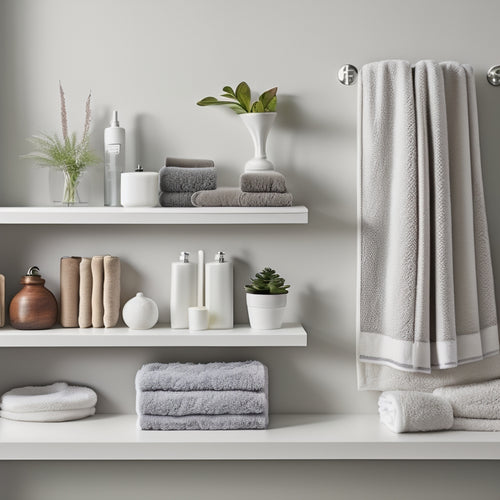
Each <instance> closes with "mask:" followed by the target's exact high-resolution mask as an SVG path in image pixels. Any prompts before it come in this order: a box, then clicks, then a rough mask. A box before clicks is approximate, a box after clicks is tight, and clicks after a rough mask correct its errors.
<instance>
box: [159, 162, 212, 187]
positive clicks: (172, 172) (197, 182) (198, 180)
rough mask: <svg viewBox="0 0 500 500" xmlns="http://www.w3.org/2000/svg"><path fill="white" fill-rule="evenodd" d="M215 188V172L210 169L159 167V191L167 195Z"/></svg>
mask: <svg viewBox="0 0 500 500" xmlns="http://www.w3.org/2000/svg"><path fill="white" fill-rule="evenodd" d="M216 187H217V172H216V170H215V167H211V168H184V167H161V169H160V191H163V192H169V193H180V192H191V193H194V192H195V191H202V190H209V189H210V190H211V189H215V188H216Z"/></svg>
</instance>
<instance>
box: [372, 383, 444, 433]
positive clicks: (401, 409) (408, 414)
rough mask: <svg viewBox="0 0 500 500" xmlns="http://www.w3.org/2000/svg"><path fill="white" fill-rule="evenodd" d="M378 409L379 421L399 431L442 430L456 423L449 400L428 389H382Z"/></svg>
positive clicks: (392, 429)
mask: <svg viewBox="0 0 500 500" xmlns="http://www.w3.org/2000/svg"><path fill="white" fill-rule="evenodd" d="M378 411H379V414H380V421H381V422H382V423H383V424H385V425H386V426H387V427H388V428H389V429H390V430H391V431H392V432H396V433H400V432H426V431H439V430H444V429H450V428H451V426H452V425H453V409H452V407H451V405H450V403H448V401H446V400H445V399H443V398H440V397H438V396H434V395H433V394H429V393H427V392H417V391H386V392H383V393H382V394H381V395H380V397H379V399H378Z"/></svg>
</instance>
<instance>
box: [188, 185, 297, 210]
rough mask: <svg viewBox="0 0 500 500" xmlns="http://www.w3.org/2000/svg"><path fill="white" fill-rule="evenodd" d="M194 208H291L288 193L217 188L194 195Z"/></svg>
mask: <svg viewBox="0 0 500 500" xmlns="http://www.w3.org/2000/svg"><path fill="white" fill-rule="evenodd" d="M191 202H192V203H193V205H194V206H195V207H291V206H292V204H293V196H292V195H291V194H290V193H244V192H243V191H241V190H240V189H239V188H218V189H214V190H212V191H198V192H197V193H194V194H193V196H192V198H191Z"/></svg>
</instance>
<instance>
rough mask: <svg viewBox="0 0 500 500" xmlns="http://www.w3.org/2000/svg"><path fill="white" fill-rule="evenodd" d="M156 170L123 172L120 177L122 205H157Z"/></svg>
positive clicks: (157, 175) (140, 168) (157, 179)
mask: <svg viewBox="0 0 500 500" xmlns="http://www.w3.org/2000/svg"><path fill="white" fill-rule="evenodd" d="M158 181H159V174H158V172H144V171H143V169H142V167H141V166H140V165H138V166H137V168H136V170H135V172H125V173H123V174H122V179H121V203H122V205H123V206H124V207H156V206H157V205H158Z"/></svg>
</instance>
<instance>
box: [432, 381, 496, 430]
mask: <svg viewBox="0 0 500 500" xmlns="http://www.w3.org/2000/svg"><path fill="white" fill-rule="evenodd" d="M433 394H434V395H436V396H440V397H442V398H445V399H447V400H448V401H449V402H450V403H451V406H452V407H453V414H454V415H455V417H465V418H479V419H490V420H496V419H500V379H496V380H490V381H488V382H479V383H477V384H467V385H452V386H449V387H440V388H439V389H435V390H434V392H433Z"/></svg>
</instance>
